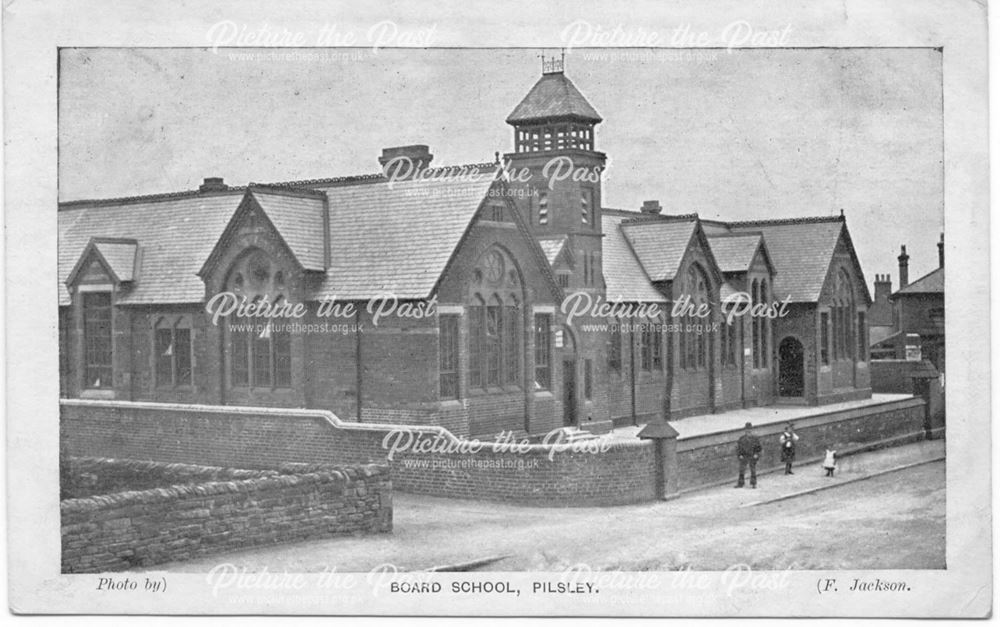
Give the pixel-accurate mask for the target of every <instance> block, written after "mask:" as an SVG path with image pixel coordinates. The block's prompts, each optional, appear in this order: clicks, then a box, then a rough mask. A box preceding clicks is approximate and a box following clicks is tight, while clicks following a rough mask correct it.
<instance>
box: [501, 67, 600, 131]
mask: <svg viewBox="0 0 1000 627" xmlns="http://www.w3.org/2000/svg"><path fill="white" fill-rule="evenodd" d="M559 118H563V119H577V120H583V121H587V122H593V123H597V122H600V121H601V116H600V115H599V114H598V113H597V111H595V110H594V107H592V106H591V105H590V103H589V102H587V99H586V98H584V97H583V94H581V93H580V90H579V89H577V88H576V85H574V84H573V81H571V80H569V78H567V77H566V75H565V74H564V73H563V71H562V69H561V68H560V69H559V70H557V71H551V72H544V73H543V74H542V77H541V78H540V79H538V82H537V83H535V86H534V87H532V88H531V91H529V92H528V95H527V96H525V97H524V99H523V100H521V103H520V104H519V105H517V106H516V107H514V110H513V111H512V112H511V114H510V115H509V116H507V123H508V124H521V123H524V122H541V121H543V120H552V119H559Z"/></svg>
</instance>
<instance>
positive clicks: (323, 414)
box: [59, 398, 649, 454]
mask: <svg viewBox="0 0 1000 627" xmlns="http://www.w3.org/2000/svg"><path fill="white" fill-rule="evenodd" d="M59 404H60V406H63V407H95V408H106V409H120V410H125V409H136V410H147V411H172V412H183V413H192V412H196V413H203V414H220V415H229V416H246V415H250V416H273V417H276V418H311V419H320V420H324V421H325V422H326V423H327V424H329V425H330V426H332V427H334V428H335V429H341V430H344V431H355V432H380V433H385V432H390V431H401V430H406V431H410V432H414V433H417V434H425V435H428V436H437V437H440V438H443V439H444V440H445V441H446V442H447V443H448V444H453V445H455V446H460V445H461V444H462V443H467V442H469V441H471V438H459V437H458V436H456V435H455V434H454V433H452V432H451V431H449V430H448V429H446V428H444V427H438V426H433V425H404V424H389V423H377V422H347V421H344V420H341V419H340V418H338V417H337V415H336V414H334V413H333V412H331V411H327V410H325V409H293V408H283V407H247V406H236V405H199V404H194V403H152V402H148V401H121V400H91V399H78V398H61V399H59ZM483 442H485V443H486V444H487V446H485V447H484V449H483V451H484V452H488V451H489V450H490V449H489V446H488V445H489V442H490V441H488V440H483ZM647 445H649V443H648V442H644V441H642V440H639V439H635V440H624V439H623V440H613V441H611V442H606V443H604V444H603V446H604V447H605V450H610V449H619V448H633V447H641V446H647ZM572 446H577V447H580V448H582V449H584V452H586V448H587V447H588V444H587V442H586V441H585V442H581V443H579V444H575V445H569V444H524V445H518V446H517V448H518V450H519V451H524V452H526V453H545V454H548V453H549V452H551V451H552V450H553V449H556V451H557V452H560V453H564V452H566V451H567V450H572Z"/></svg>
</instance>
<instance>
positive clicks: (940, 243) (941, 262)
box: [938, 233, 944, 268]
mask: <svg viewBox="0 0 1000 627" xmlns="http://www.w3.org/2000/svg"><path fill="white" fill-rule="evenodd" d="M938 267H939V268H943V267H944V233H942V234H941V239H940V241H938Z"/></svg>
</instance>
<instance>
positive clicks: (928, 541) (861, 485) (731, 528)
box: [152, 440, 945, 573]
mask: <svg viewBox="0 0 1000 627" xmlns="http://www.w3.org/2000/svg"><path fill="white" fill-rule="evenodd" d="M944 454H945V446H944V441H942V440H934V441H923V442H917V443H913V444H908V445H904V446H898V447H893V448H887V449H880V450H877V451H871V452H866V453H859V454H856V455H852V456H849V457H845V458H843V459H842V460H840V462H839V468H838V470H837V473H836V475H835V476H834V477H832V478H829V477H825V476H824V471H823V469H822V468H821V467H820V465H819V464H809V465H805V466H798V467H796V468H795V469H794V473H795V474H793V475H787V476H786V475H783V474H780V473H779V474H765V475H761V476H760V478H759V487H758V488H757V489H755V490H754V489H750V488H749V487H746V488H741V489H734V488H733V487H732V486H733V485H735V467H734V478H733V484H731V485H726V486H718V487H711V488H706V489H703V490H698V491H693V492H689V493H685V494H682V495H681V496H680V497H678V498H677V499H674V500H671V501H667V502H655V503H645V504H640V505H631V506H623V507H606V508H597V507H587V508H540V507H528V506H517V505H509V504H505V503H490V502H482V501H463V500H457V499H444V498H437V497H428V496H420V495H413V494H400V493H397V494H395V495H394V496H393V501H394V512H393V513H394V524H393V526H394V528H393V532H392V534H380V535H375V536H354V537H340V538H331V539H328V540H317V541H311V542H301V543H295V544H283V545H274V546H266V547H257V548H252V549H247V550H245V551H239V552H234V553H228V554H223V555H215V556H210V557H205V558H200V559H196V560H191V561H187V562H183V563H172V564H164V565H161V566H154V567H153V568H152V569H153V570H166V571H172V572H208V571H209V570H211V569H212V568H213V567H215V566H216V565H218V564H221V563H230V564H234V565H236V566H237V567H241V568H246V569H247V570H248V571H251V572H260V571H261V570H264V569H266V570H267V571H268V572H272V573H274V572H282V571H286V572H323V571H329V570H330V569H335V570H336V571H337V572H358V571H363V572H366V571H369V570H371V569H372V568H374V567H376V566H378V565H383V564H392V565H393V567H394V568H397V569H399V570H426V569H432V568H438V569H440V568H442V567H445V568H447V567H448V566H450V565H460V564H466V565H467V564H470V563H474V562H476V561H477V560H484V559H487V558H493V557H496V556H505V559H503V560H501V561H499V562H495V563H490V564H489V565H487V566H485V567H484V568H483V569H484V570H495V571H507V570H529V571H530V570H547V571H552V570H560V569H562V568H565V567H567V566H569V565H573V564H578V563H586V564H589V565H591V566H592V567H593V568H595V569H623V570H671V569H676V568H686V567H690V568H692V569H695V570H698V569H702V570H723V569H725V568H728V567H729V566H731V565H732V564H735V563H746V564H750V565H752V566H753V568H755V569H779V568H788V567H795V568H801V569H816V568H831V569H844V568H850V569H876V568H877V569H896V568H944V567H945V545H944V537H945V536H944V528H945V482H944V466H945V464H944V461H943V460H944Z"/></svg>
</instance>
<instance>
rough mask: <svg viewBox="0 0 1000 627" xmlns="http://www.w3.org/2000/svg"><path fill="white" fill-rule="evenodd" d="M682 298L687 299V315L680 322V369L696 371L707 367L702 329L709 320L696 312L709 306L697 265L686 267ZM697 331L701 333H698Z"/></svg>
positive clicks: (702, 272)
mask: <svg viewBox="0 0 1000 627" xmlns="http://www.w3.org/2000/svg"><path fill="white" fill-rule="evenodd" d="M681 289H682V296H683V295H686V296H688V298H689V307H688V311H687V314H686V315H685V316H684V317H683V319H682V320H681V322H682V324H683V325H684V329H683V330H682V331H681V334H680V350H679V353H680V363H681V367H682V368H688V369H693V370H697V369H700V368H705V367H706V366H707V365H708V358H709V357H708V334H707V333H706V332H705V330H704V327H705V325H706V324H707V323H708V322H709V321H710V318H702V317H700V316H698V315H697V312H699V311H701V310H702V309H703V306H706V305H707V306H710V305H711V303H710V300H709V288H708V278H707V276H706V275H705V272H704V271H703V270H702V269H701V266H699V265H698V264H691V265H690V266H688V269H687V272H686V274H685V275H684V281H683V283H682V288H681ZM699 329H701V331H700V332H699Z"/></svg>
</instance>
